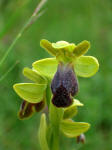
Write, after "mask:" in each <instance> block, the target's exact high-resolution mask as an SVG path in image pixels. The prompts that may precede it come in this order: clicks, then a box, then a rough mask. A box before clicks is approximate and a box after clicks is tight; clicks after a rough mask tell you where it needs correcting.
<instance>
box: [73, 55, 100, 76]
mask: <svg viewBox="0 0 112 150" xmlns="http://www.w3.org/2000/svg"><path fill="white" fill-rule="evenodd" d="M98 68H99V63H98V60H97V59H96V58H95V57H92V56H81V57H79V58H78V59H77V60H76V62H75V64H74V70H75V72H76V74H77V75H78V76H81V77H91V76H93V75H94V74H95V73H96V72H97V71H98Z"/></svg>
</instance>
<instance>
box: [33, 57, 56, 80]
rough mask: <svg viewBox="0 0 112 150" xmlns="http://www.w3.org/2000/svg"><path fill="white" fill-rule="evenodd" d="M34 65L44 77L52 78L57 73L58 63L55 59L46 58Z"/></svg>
mask: <svg viewBox="0 0 112 150" xmlns="http://www.w3.org/2000/svg"><path fill="white" fill-rule="evenodd" d="M32 65H33V68H34V69H35V70H37V71H39V72H40V73H41V74H42V75H44V76H47V77H50V78H52V77H53V76H54V74H55V73H56V70H57V66H58V63H57V61H56V59H55V58H46V59H42V60H39V61H36V62H34V63H33V64H32Z"/></svg>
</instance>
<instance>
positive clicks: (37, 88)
mask: <svg viewBox="0 0 112 150" xmlns="http://www.w3.org/2000/svg"><path fill="white" fill-rule="evenodd" d="M13 88H14V90H15V92H16V93H17V94H18V95H19V96H20V97H21V98H22V99H25V100H26V101H27V102H29V103H39V102H40V101H41V100H42V99H43V95H44V93H45V90H46V84H36V83H19V84H15V85H14V86H13Z"/></svg>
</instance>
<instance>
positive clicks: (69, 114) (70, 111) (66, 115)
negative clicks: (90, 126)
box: [63, 99, 83, 119]
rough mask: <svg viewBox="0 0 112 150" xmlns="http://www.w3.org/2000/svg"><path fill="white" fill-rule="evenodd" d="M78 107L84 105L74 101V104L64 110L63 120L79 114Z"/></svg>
mask: <svg viewBox="0 0 112 150" xmlns="http://www.w3.org/2000/svg"><path fill="white" fill-rule="evenodd" d="M77 106H83V104H82V103H81V102H80V101H79V100H76V99H74V101H73V104H72V105H70V106H69V107H67V108H65V109H64V116H63V118H64V119H68V118H72V117H74V116H75V115H76V114H77V112H78V110H77Z"/></svg>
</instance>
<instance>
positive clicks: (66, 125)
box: [60, 119, 90, 138]
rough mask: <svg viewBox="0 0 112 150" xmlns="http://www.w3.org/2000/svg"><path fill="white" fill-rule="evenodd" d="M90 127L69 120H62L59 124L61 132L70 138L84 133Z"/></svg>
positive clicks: (83, 123)
mask: <svg viewBox="0 0 112 150" xmlns="http://www.w3.org/2000/svg"><path fill="white" fill-rule="evenodd" d="M89 127H90V124H88V123H85V122H73V121H72V120H70V119H66V120H63V121H62V122H61V125H60V128H61V131H62V132H63V133H64V134H65V135H66V136H67V137H70V138H73V137H76V136H79V135H80V134H81V133H84V132H86V131H87V130H88V129H89Z"/></svg>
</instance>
